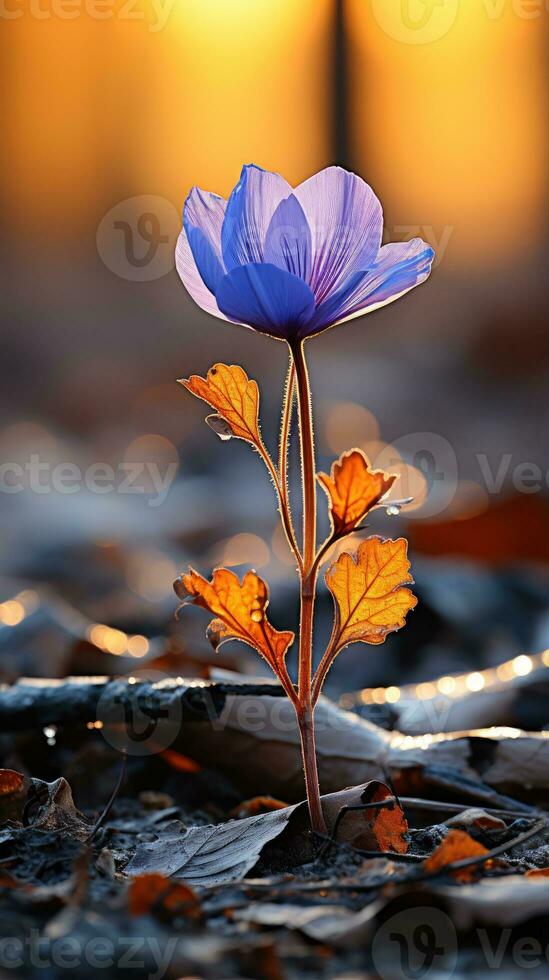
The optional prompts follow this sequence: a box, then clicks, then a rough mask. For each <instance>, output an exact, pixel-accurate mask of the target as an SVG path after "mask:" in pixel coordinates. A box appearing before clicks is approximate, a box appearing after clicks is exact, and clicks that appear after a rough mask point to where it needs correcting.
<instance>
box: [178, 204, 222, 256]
mask: <svg viewBox="0 0 549 980" xmlns="http://www.w3.org/2000/svg"><path fill="white" fill-rule="evenodd" d="M226 208H227V202H226V200H225V199H224V198H223V197H219V195H218V194H210V193H209V191H202V190H200V187H193V189H192V190H191V192H190V194H189V196H188V197H187V200H186V201H185V207H184V208H183V225H184V227H185V231H186V232H187V235H188V234H189V230H190V229H191V228H200V230H201V231H202V232H203V234H204V236H205V238H206V239H207V240H208V241H209V243H210V245H211V246H212V248H213V250H214V252H215V254H216V255H217V257H218V259H219V261H220V262H221V228H222V227H223V219H224V217H225V211H226Z"/></svg>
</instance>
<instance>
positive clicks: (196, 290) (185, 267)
mask: <svg viewBox="0 0 549 980" xmlns="http://www.w3.org/2000/svg"><path fill="white" fill-rule="evenodd" d="M175 264H176V267H177V271H178V273H179V276H180V279H181V280H182V282H183V285H184V286H185V289H186V290H187V292H188V293H190V295H191V296H192V298H193V299H194V301H195V303H197V304H198V306H200V307H201V309H203V310H206V313H213V315H214V316H218V317H220V318H221V319H222V320H226V319H227V317H226V316H225V314H224V313H222V312H221V310H220V309H219V307H218V305H217V302H216V299H215V296H214V295H213V293H211V292H210V290H209V289H208V288H207V286H206V285H205V284H204V280H203V279H202V276H201V275H200V273H199V271H198V268H197V266H196V262H195V260H194V256H193V253H192V252H191V247H190V245H189V241H188V238H187V235H186V233H185V229H183V230H182V231H181V234H180V235H179V238H178V239H177V247H176V250H175Z"/></svg>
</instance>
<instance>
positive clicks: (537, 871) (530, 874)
mask: <svg viewBox="0 0 549 980" xmlns="http://www.w3.org/2000/svg"><path fill="white" fill-rule="evenodd" d="M524 877H525V878H549V868H530V870H529V871H527V872H526V874H525V876H524Z"/></svg>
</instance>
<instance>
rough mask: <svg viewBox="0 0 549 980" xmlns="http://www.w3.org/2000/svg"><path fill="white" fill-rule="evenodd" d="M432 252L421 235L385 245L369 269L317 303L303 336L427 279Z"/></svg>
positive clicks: (389, 299) (381, 303)
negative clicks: (408, 240)
mask: <svg viewBox="0 0 549 980" xmlns="http://www.w3.org/2000/svg"><path fill="white" fill-rule="evenodd" d="M434 256H435V253H434V251H433V249H432V248H431V246H430V245H426V243H425V242H423V241H422V240H421V238H413V239H412V241H410V242H398V243H395V244H392V245H384V246H383V248H381V249H380V250H379V254H378V258H377V261H376V263H375V265H374V266H373V268H372V269H369V270H368V271H367V272H355V273H354V274H353V275H352V276H351V277H350V279H349V280H348V281H347V282H346V283H345V285H344V286H343V287H342V289H340V290H339V291H338V292H337V293H335V294H334V295H332V296H330V297H329V298H328V299H327V300H325V302H324V303H321V304H320V306H317V309H316V312H315V315H314V317H313V319H312V321H311V322H310V323H309V324H308V326H307V328H306V336H308V337H310V336H311V335H312V334H315V333H319V332H320V331H321V330H325V329H326V327H329V326H332V325H333V324H335V323H341V322H342V321H343V320H350V319H351V318H352V317H356V316H361V315H362V314H363V313H367V312H369V311H371V310H373V309H378V308H379V307H380V306H386V305H387V303H392V302H393V300H395V299H398V298H399V297H400V296H402V295H403V294H404V293H407V292H408V291H409V290H410V289H413V288H414V286H419V284H420V283H422V282H424V281H425V279H427V277H428V276H429V273H430V272H431V265H432V262H433V259H434Z"/></svg>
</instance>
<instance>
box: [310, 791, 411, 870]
mask: <svg viewBox="0 0 549 980" xmlns="http://www.w3.org/2000/svg"><path fill="white" fill-rule="evenodd" d="M394 805H395V797H394V796H387V797H386V798H385V799H384V800H378V801H374V802H373V803H354V804H352V805H349V806H342V807H341V809H340V811H339V813H338V815H337V817H336V821H335V824H334V829H333V830H332V833H331V834H330V836H329V837H328V838H327V839H326V840H324V842H323V844H322V847H321V848H320V851H319V852H318V854H317V855H316V860H317V861H318V860H320V858H322V857H325V856H326V854H327V853H328V852H329V850H330V848H331V847H332V845H333V844H335V842H336V841H337V832H338V830H339V827H340V824H341V822H342V820H343V819H344V818H345V817H346V816H347V814H348V813H353V812H356V811H357V810H386V809H387V810H392V809H393V807H394ZM317 836H319V837H320V836H324V835H320V834H318V835H317ZM355 850H359V848H355ZM361 853H362V852H361ZM378 853H379V854H381V853H382V852H381V851H380V852H378Z"/></svg>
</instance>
